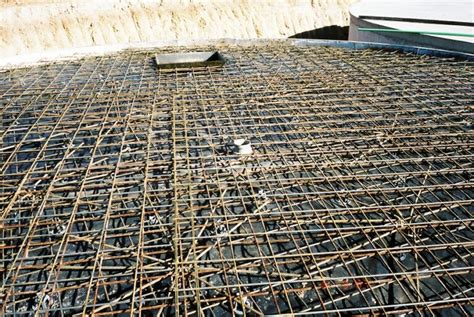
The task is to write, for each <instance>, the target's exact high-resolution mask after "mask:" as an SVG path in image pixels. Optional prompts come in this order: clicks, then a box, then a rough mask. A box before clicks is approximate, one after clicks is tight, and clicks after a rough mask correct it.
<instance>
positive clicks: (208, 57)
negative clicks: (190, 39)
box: [155, 51, 225, 69]
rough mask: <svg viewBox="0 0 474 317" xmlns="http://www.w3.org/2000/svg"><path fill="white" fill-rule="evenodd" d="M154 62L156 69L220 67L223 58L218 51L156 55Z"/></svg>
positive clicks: (223, 61)
mask: <svg viewBox="0 0 474 317" xmlns="http://www.w3.org/2000/svg"><path fill="white" fill-rule="evenodd" d="M155 62H156V66H157V67H158V68H181V69H183V68H191V67H205V66H222V65H224V63H225V59H224V57H223V56H222V55H221V54H220V53H219V52H218V51H210V52H190V53H175V54H156V55H155Z"/></svg>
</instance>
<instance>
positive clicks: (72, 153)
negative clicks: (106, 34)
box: [0, 41, 474, 316]
mask: <svg viewBox="0 0 474 317" xmlns="http://www.w3.org/2000/svg"><path fill="white" fill-rule="evenodd" d="M213 49H218V50H219V51H220V52H221V53H222V54H223V56H224V57H225V59H226V60H227V62H226V64H225V65H224V66H223V67H212V66H207V67H190V68H188V69H185V70H183V69H180V70H179V71H177V70H173V69H167V70H166V69H163V70H161V69H157V68H156V65H155V63H154V60H153V57H154V55H155V54H157V53H171V52H178V51H203V50H213ZM473 66H474V64H473V62H468V61H465V60H459V59H454V58H439V57H432V56H431V57H430V56H417V55H413V54H405V53H403V54H402V53H398V52H391V51H383V50H361V51H355V50H347V49H342V48H335V47H299V46H296V45H292V44H291V43H290V42H288V43H285V42H271V41H269V42H265V44H262V45H253V46H252V45H250V46H239V45H232V44H216V46H213V47H185V48H173V47H169V48H160V49H154V50H129V51H125V52H121V53H117V54H111V55H105V56H99V57H89V58H84V59H80V60H71V61H61V62H56V63H49V64H46V65H42V66H34V67H27V68H17V69H11V70H7V71H2V72H0V83H1V86H0V96H1V99H0V103H1V114H2V125H1V131H0V132H1V135H0V136H1V142H2V143H1V153H0V155H1V156H0V157H1V165H0V167H1V175H2V178H1V189H2V190H1V193H0V195H1V196H0V199H1V200H0V206H1V207H0V220H1V222H0V223H1V241H0V248H1V252H2V258H1V264H2V265H1V268H0V270H1V271H0V272H1V284H0V285H1V289H0V292H1V297H0V298H1V303H0V304H1V312H2V313H3V315H5V316H13V315H15V316H21V315H31V316H45V315H52V316H71V315H81V314H84V315H85V314H87V315H89V316H92V315H94V316H101V315H119V316H126V315H143V316H155V315H205V316H225V315H234V316H243V315H250V316H255V315H263V314H267V315H268V314H302V315H304V314H308V315H309V314H311V315H317V314H327V315H331V316H332V315H359V316H360V315H367V316H368V315H378V314H379V315H386V314H400V315H401V314H409V315H414V316H425V315H426V316H429V315H443V316H465V315H470V314H471V315H472V314H473V312H474V310H473V306H472V303H473V300H474V291H473V290H474V284H473V282H474V277H473V265H474V258H473V253H472V250H473V244H474V243H473V241H474V239H473V238H474V234H473V230H472V223H473V197H474V195H473V178H472V171H473V154H474V151H473V138H472V136H473V133H472V114H473V113H472V110H473V108H472V107H473V94H474V93H473V92H474V80H473V70H474V67H473ZM235 140H245V142H247V144H248V143H250V146H249V147H250V151H248V150H249V148H247V151H246V153H241V152H239V151H236V149H235V147H234V146H233V145H232V144H233V142H235Z"/></svg>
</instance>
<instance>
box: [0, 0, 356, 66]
mask: <svg viewBox="0 0 474 317" xmlns="http://www.w3.org/2000/svg"><path fill="white" fill-rule="evenodd" d="M354 2H355V0H161V1H159V0H154V1H152V0H100V1H96V0H36V1H35V0H16V1H15V0H4V1H1V2H0V57H11V56H15V55H24V54H34V53H39V52H45V51H55V50H57V49H64V48H75V47H87V46H94V45H109V44H125V43H134V42H151V41H158V40H176V39H181V40H195V39H217V38H235V39H242V38H285V37H290V36H293V35H295V34H299V33H302V32H307V31H312V30H315V29H322V28H324V27H327V26H332V25H339V26H343V25H347V24H348V7H349V5H350V4H351V3H354Z"/></svg>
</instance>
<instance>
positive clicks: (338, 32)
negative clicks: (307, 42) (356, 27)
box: [290, 25, 349, 40]
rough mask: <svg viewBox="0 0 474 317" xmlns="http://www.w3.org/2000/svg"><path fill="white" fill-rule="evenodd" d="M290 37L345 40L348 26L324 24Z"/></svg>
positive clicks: (347, 35) (347, 36)
mask: <svg viewBox="0 0 474 317" xmlns="http://www.w3.org/2000/svg"><path fill="white" fill-rule="evenodd" d="M290 38H300V39H323V40H347V39H348V38H349V27H348V26H339V25H331V26H325V27H323V28H319V29H314V30H310V31H305V32H301V33H297V34H295V35H292V36H290Z"/></svg>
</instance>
